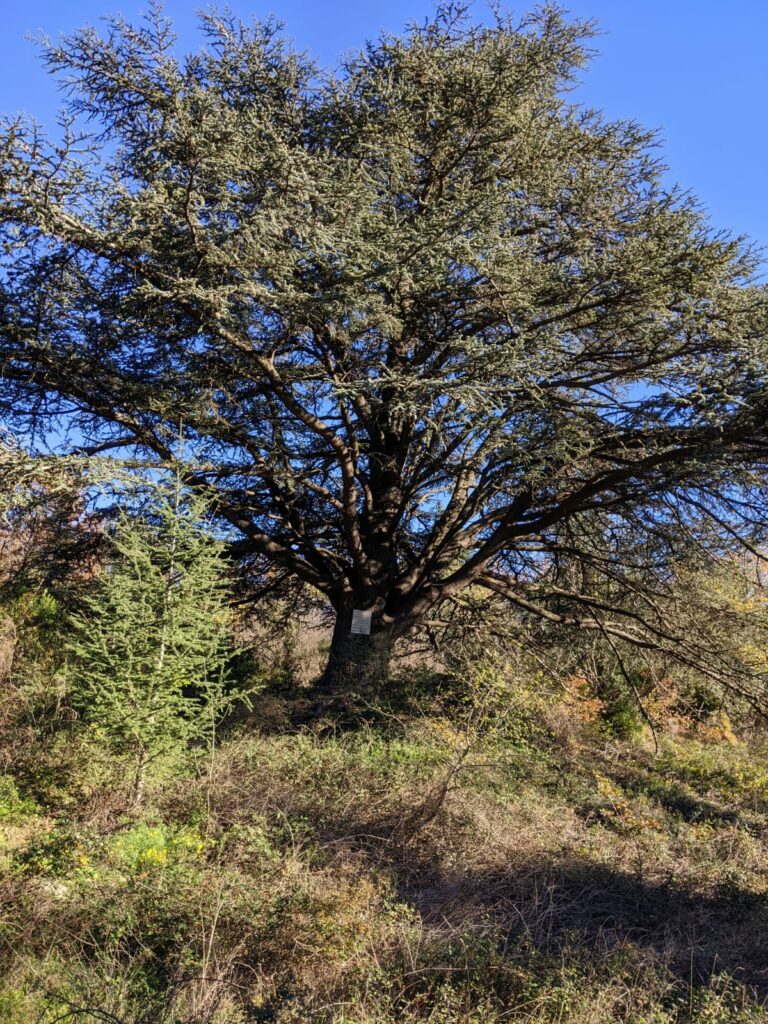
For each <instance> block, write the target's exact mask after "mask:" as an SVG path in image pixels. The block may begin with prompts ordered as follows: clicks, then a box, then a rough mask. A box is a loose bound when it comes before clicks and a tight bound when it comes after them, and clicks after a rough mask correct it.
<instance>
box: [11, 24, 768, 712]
mask: <svg viewBox="0 0 768 1024" xmlns="http://www.w3.org/2000/svg"><path fill="white" fill-rule="evenodd" d="M201 28H202V32H203V34H204V41H205V45H204V46H203V47H201V49H200V50H199V52H197V53H194V54H191V55H189V56H187V57H185V58H182V57H180V55H179V54H178V53H177V51H176V38H175V36H174V33H173V30H172V27H171V25H170V24H169V22H168V21H167V19H166V18H165V17H164V16H163V14H162V12H161V10H160V9H159V7H153V8H152V10H151V11H150V14H149V16H148V17H147V18H146V19H145V21H143V22H142V23H141V24H139V25H137V26H134V25H129V24H127V23H126V22H125V21H123V20H122V19H120V18H117V19H113V20H112V21H111V22H110V23H109V27H108V29H107V30H106V31H105V32H104V34H103V35H99V33H98V32H97V31H95V30H92V29H84V30H82V31H79V32H75V33H73V34H72V35H71V36H70V37H68V38H66V39H64V40H62V41H61V42H59V43H56V44H44V59H45V64H46V67H47V69H48V70H49V71H51V72H52V73H53V74H55V75H57V76H60V77H61V80H62V82H63V83H64V86H65V89H66V99H67V103H68V115H69V116H68V119H67V126H68V128H67V132H66V137H65V138H60V139H53V140H48V139H46V138H45V137H44V136H43V133H42V131H41V129H40V127H39V126H38V125H36V124H35V123H34V122H32V121H30V120H29V119H26V118H24V117H13V118H9V119H7V120H6V122H5V123H4V125H3V127H2V130H0V166H1V167H2V174H1V175H0V259H2V266H3V267H6V266H7V267H8V268H12V272H10V270H9V272H8V273H0V312H1V315H2V319H1V320H0V412H2V413H3V414H4V415H7V416H8V418H9V422H11V423H13V425H14V426H15V427H18V429H19V430H26V429H29V428H30V427H32V426H35V427H39V426H42V425H43V422H44V421H45V420H46V419H47V418H48V417H51V418H53V419H54V420H55V417H56V416H61V417H64V418H69V417H72V416H73V415H74V414H73V413H72V409H73V407H74V408H76V409H77V414H76V424H77V428H78V435H79V436H80V437H85V439H86V444H87V445H88V446H90V447H92V449H93V450H94V451H97V450H110V451H111V450H118V449H119V448H120V447H121V446H125V447H126V448H128V449H130V450H131V451H132V452H134V453H135V458H136V459H137V460H138V461H139V462H140V463H141V462H143V463H144V465H146V466H156V465H157V464H158V461H160V462H163V463H164V462H167V459H168V454H169V452H168V444H167V442H168V438H169V436H173V435H175V434H176V433H177V431H178V424H179V423H180V422H181V423H183V427H182V431H181V432H182V434H183V438H182V441H183V443H182V444H181V446H180V449H181V452H182V453H183V454H182V455H181V456H180V458H182V459H183V461H184V462H185V463H186V468H187V470H188V474H189V479H190V480H193V481H194V482H195V486H197V487H198V488H200V489H201V490H208V491H210V492H213V493H215V498H216V500H215V502H214V503H213V506H212V507H213V509H214V510H215V514H216V515H217V516H220V517H221V519H222V521H224V522H226V524H227V527H228V528H229V529H233V530H235V531H237V532H238V533H239V535H240V537H239V545H238V548H237V550H238V552H239V553H240V554H241V555H242V556H243V558H244V559H245V561H246V564H247V567H248V570H249V573H250V578H251V580H252V581H253V582H254V583H255V584H257V585H258V586H259V587H260V588H261V589H262V590H263V591H269V590H270V589H272V588H274V587H275V586H277V585H278V584H279V583H280V582H281V581H282V580H283V579H284V578H285V577H286V576H290V577H293V578H295V579H298V580H301V581H302V582H303V583H305V584H309V585H311V586H312V587H313V588H315V590H316V591H318V592H320V593H321V594H323V595H324V596H325V597H326V598H327V599H328V600H329V601H330V602H331V603H332V604H333V606H334V608H335V610H336V612H337V613H338V615H339V617H340V620H339V621H340V629H339V632H338V634H337V644H336V647H337V648H341V647H342V646H345V647H346V648H347V654H348V656H349V657H348V662H347V663H348V665H349V666H350V667H351V671H346V670H345V671H343V672H342V671H339V673H338V677H339V678H345V679H346V678H349V679H351V680H352V683H353V684H354V677H355V675H356V674H357V675H359V674H360V670H361V669H362V668H363V666H364V664H365V663H366V660H367V659H366V658H365V654H366V653H370V651H371V648H372V647H373V646H374V644H377V643H378V642H379V641H378V640H375V639H371V641H370V642H368V641H361V642H358V641H355V642H354V643H350V642H349V638H348V636H347V635H345V634H347V633H348V630H347V628H346V622H347V618H348V617H349V616H350V615H351V612H352V609H353V608H360V609H367V610H370V611H371V612H372V614H373V618H372V623H373V633H372V637H373V638H376V637H379V638H382V639H381V653H382V656H381V657H380V658H379V659H376V660H377V661H378V665H377V666H376V665H373V664H372V662H373V661H374V659H371V662H369V665H370V668H371V669H372V670H373V669H374V668H375V669H376V671H375V672H374V671H371V674H372V675H383V674H384V672H385V665H384V663H385V661H386V657H387V652H388V646H389V645H388V637H389V635H390V634H395V635H396V636H402V635H404V634H408V633H409V632H410V630H411V629H412V628H414V627H417V626H418V625H419V624H420V623H421V624H425V628H426V624H427V623H428V626H429V629H430V630H432V631H439V630H440V629H441V628H442V627H443V626H444V625H445V624H446V622H447V623H449V624H451V623H455V621H456V616H457V615H458V614H459V612H458V611H457V608H458V606H459V605H460V603H461V600H462V595H464V596H465V597H466V596H467V595H468V594H469V593H470V592H472V591H477V590H483V591H486V592H489V593H492V594H494V595H495V596H496V598H497V599H503V600H504V601H505V602H508V603H507V604H505V608H506V619H507V624H508V625H509V626H515V627H516V629H517V632H518V634H521V633H523V632H524V628H523V627H524V626H527V625H529V624H530V621H535V622H539V623H540V624H543V625H544V626H546V627H549V626H553V625H558V626H562V627H563V628H565V629H567V630H569V631H570V633H571V635H574V634H576V635H578V634H579V633H580V632H583V631H589V632H591V633H592V634H594V633H597V632H598V631H603V632H605V633H607V634H609V635H610V636H611V637H612V638H614V639H620V640H622V641H623V642H625V643H636V644H639V645H641V646H643V647H644V648H646V649H647V648H649V647H657V648H659V649H661V650H662V651H663V652H664V654H665V656H666V657H668V658H671V657H675V656H677V655H679V656H680V658H681V660H684V661H685V663H686V664H691V662H694V663H696V664H698V665H702V664H710V663H711V662H712V659H713V658H716V657H717V652H716V650H715V651H713V650H712V647H711V645H709V646H708V648H707V651H706V657H703V656H702V652H701V649H700V645H699V644H698V641H697V637H696V636H695V635H694V634H693V633H692V632H691V631H680V634H679V635H677V634H675V636H676V640H675V642H674V643H672V642H671V641H670V639H669V636H670V634H669V625H670V623H669V607H670V600H671V595H670V593H669V591H670V582H671V581H672V580H673V578H674V573H673V571H672V570H673V567H674V566H675V565H677V564H678V563H679V560H680V558H681V556H682V555H683V554H684V553H685V552H686V551H687V550H688V548H689V546H690V545H691V543H692V542H693V543H694V544H695V546H696V548H697V549H698V550H701V551H703V552H710V553H714V554H719V553H721V552H722V549H723V546H724V543H725V542H726V539H727V540H728V542H730V541H731V540H732V539H733V537H734V536H743V537H744V538H745V539H747V540H749V541H750V542H753V541H757V542H758V543H759V542H760V539H761V537H765V535H766V528H767V527H768V523H767V522H766V517H765V508H766V493H767V488H768V484H766V478H765V474H764V472H763V466H764V463H765V459H766V452H767V451H768V442H767V441H766V432H765V421H766V408H767V400H766V394H767V384H768V382H767V381H766V365H767V361H766V337H768V330H767V326H768V302H766V293H765V290H764V289H763V288H762V287H761V286H760V285H759V284H758V283H757V271H758V267H759V257H758V255H757V254H756V253H755V252H754V251H753V250H752V248H751V247H750V246H749V244H748V243H747V242H746V241H745V240H742V239H737V238H730V237H729V236H728V235H727V234H725V233H720V232H717V231H714V230H712V228H711V227H710V225H709V224H708V222H707V220H706V217H705V216H704V214H703V212H702V210H701V209H700V207H699V206H698V204H697V202H696V200H695V198H694V197H692V196H690V195H689V194H688V193H687V192H685V191H683V190H682V189H678V188H669V187H668V186H667V184H666V176H665V174H664V169H663V167H662V166H661V165H660V163H659V161H658V158H657V152H656V146H657V139H656V137H655V135H654V133H653V132H651V131H646V130H644V129H643V128H641V127H640V126H638V125H637V124H635V123H633V122H631V121H628V120H614V121H611V120H609V119H608V118H606V117H605V116H603V115H602V114H601V113H600V112H599V111H595V110H587V109H585V108H584V107H583V106H581V105H578V104H575V103H573V102H569V97H568V95H567V93H568V89H569V87H570V85H571V84H572V83H573V82H574V80H576V79H578V77H579V76H580V75H581V73H582V71H583V69H584V67H585V66H586V65H587V63H588V61H589V57H590V45H591V44H590V40H591V38H592V36H593V28H592V26H591V25H590V24H589V23H585V22H581V21H579V20H577V19H573V20H569V19H568V18H567V17H566V16H565V15H564V13H563V12H562V11H560V10H559V9H558V8H557V7H553V6H545V7H541V8H536V9H535V10H534V11H533V12H532V13H531V14H530V15H529V16H527V17H523V18H522V19H521V20H519V21H516V20H514V19H513V17H512V16H509V15H506V14H505V13H504V12H503V11H501V10H500V9H499V10H496V9H495V15H494V16H493V17H491V18H489V19H488V21H487V22H483V23H479V22H478V21H477V20H475V19H473V17H472V16H471V13H470V12H468V11H467V10H465V9H464V8H463V7H461V5H459V6H456V5H453V4H448V5H440V6H439V7H438V10H437V12H436V14H435V16H434V17H433V18H432V19H430V20H429V21H427V22H426V23H425V24H423V25H413V26H411V27H410V28H409V29H408V30H407V31H405V32H404V33H403V34H402V35H384V36H382V37H381V38H379V39H377V40H374V41H372V42H371V43H370V44H368V45H366V46H363V47H362V48H361V49H360V50H359V51H358V52H356V53H353V54H351V55H349V56H348V57H347V58H345V59H344V60H343V61H341V62H340V64H339V65H338V66H337V67H336V68H335V69H334V70H332V71H328V72H325V73H321V71H320V69H318V68H317V67H316V66H314V65H313V64H312V63H311V62H310V61H309V60H308V59H307V58H306V57H304V56H302V55H300V54H298V53H296V52H295V51H293V50H292V48H291V46H290V44H289V42H288V41H287V40H286V39H285V38H284V37H283V36H282V35H281V34H280V31H279V30H278V28H277V26H276V25H275V23H272V22H265V23H258V22H257V23H254V24H243V23H241V22H240V21H238V19H237V18H236V17H235V16H233V15H231V14H228V13H226V12H224V13H220V14H219V13H216V12H208V13H206V14H204V15H203V16H202V19H201ZM81 126H82V129H83V131H82V134H81V133H80V131H79V129H80V127H81ZM32 325H34V326H32ZM118 423H119V431H118V429H117V427H116V424H118ZM670 507H674V508H675V509H677V510H678V513H677V514H675V515H672V514H670V511H669V509H670ZM713 523H714V524H721V523H723V524H725V528H724V529H723V528H721V527H720V526H717V527H716V528H713ZM606 555H608V557H606ZM638 566H642V567H643V572H638V571H635V570H636V567H638ZM639 592H642V594H643V595H644V596H643V600H642V601H640V602H639V603H640V604H641V605H642V608H643V612H642V614H639V613H638V593H639ZM663 599H666V600H663ZM342 641H343V643H342ZM340 660H343V659H340ZM290 661H291V659H290V658H288V661H287V663H286V665H285V666H284V675H285V677H286V679H290V677H291V673H292V672H293V666H292V665H291V663H290ZM336 664H337V665H339V660H337V662H336ZM339 667H340V669H341V668H343V665H339ZM721 667H722V668H723V670H724V672H725V671H726V670H728V668H729V666H728V665H723V666H721ZM623 714H624V713H623ZM627 726H628V721H627V720H626V714H624V723H623V725H622V726H621V728H623V729H624V730H625V731H626V728H627Z"/></svg>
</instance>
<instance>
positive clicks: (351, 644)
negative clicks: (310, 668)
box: [322, 608, 394, 697]
mask: <svg viewBox="0 0 768 1024" xmlns="http://www.w3.org/2000/svg"><path fill="white" fill-rule="evenodd" d="M351 628H352V609H351V608H349V609H344V610H342V611H340V612H339V614H338V617H337V619H336V626H335V627H334V630H333V637H332V639H331V650H330V653H329V655H328V664H327V666H326V669H325V672H324V674H323V681H322V682H323V687H324V688H325V689H327V690H330V691H333V692H336V693H357V694H360V695H362V696H368V697H375V696H376V695H377V694H378V693H380V692H381V690H382V688H383V687H384V685H385V684H386V682H387V679H388V678H389V664H390V661H391V658H392V649H393V645H394V641H393V637H392V633H391V631H390V630H389V629H388V628H386V627H384V626H382V624H381V623H380V622H377V621H376V618H375V617H374V620H373V622H372V623H371V633H370V635H368V636H365V635H358V634H354V633H352V632H351Z"/></svg>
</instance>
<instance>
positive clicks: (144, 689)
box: [69, 479, 231, 798]
mask: <svg viewBox="0 0 768 1024" xmlns="http://www.w3.org/2000/svg"><path fill="white" fill-rule="evenodd" d="M206 516H207V507H206V505H205V503H204V502H203V501H202V500H201V499H200V498H198V497H195V496H193V495H190V494H189V493H188V492H186V491H185V490H184V488H183V486H182V483H181V481H180V480H178V479H177V480H176V482H175V484H174V486H173V487H172V488H170V489H168V490H162V489H161V490H160V491H159V492H158V494H157V496H156V498H155V499H154V501H153V504H152V508H151V509H150V511H149V513H148V514H146V515H144V516H141V517H139V516H131V515H129V514H128V513H123V514H122V517H121V520H120V523H119V525H118V528H117V530H116V532H115V535H114V538H113V543H114V559H113V561H112V562H111V564H110V565H109V567H108V568H107V569H106V570H105V572H104V574H103V578H102V583H101V586H100V588H99V590H98V592H97V593H96V594H95V595H93V596H91V597H88V598H86V604H87V612H86V613H85V614H81V615H80V616H78V617H77V618H76V619H75V620H74V627H75V628H74V634H73V638H72V639H71V641H70V643H69V654H70V658H71V666H72V691H73V696H74V700H75V703H76V705H77V706H78V707H79V708H80V710H81V713H82V714H83V717H84V718H85V719H86V720H88V721H90V722H92V723H93V724H94V725H96V726H97V727H98V728H99V729H100V730H101V732H102V734H103V735H104V737H105V739H106V740H107V742H108V744H109V746H110V747H111V748H112V749H113V750H114V751H115V752H116V753H119V754H122V755H128V756H129V757H130V758H131V759H132V761H133V764H134V768H135V777H134V786H135V795H136V797H137V798H138V797H139V796H140V794H141V790H142V786H143V782H144V778H145V774H146V770H147V767H148V766H149V765H150V764H151V763H152V762H154V761H156V760H157V759H158V758H160V757H167V756H172V755H174V754H179V753H180V752H181V751H183V750H184V749H186V748H187V747H188V745H189V744H190V743H191V742H192V741H198V742H202V743H204V744H206V745H210V744H212V743H213V741H214V738H215V728H216V723H217V721H218V720H219V718H220V717H221V715H222V714H223V712H224V711H225V709H226V707H227V705H228V703H229V697H228V696H227V686H226V669H227V661H228V658H229V655H230V652H231V631H230V616H229V610H228V607H227V600H226V584H225V582H224V565H223V556H222V545H221V543H220V542H219V541H217V540H216V539H215V538H214V537H212V536H211V534H210V532H209V531H208V530H207V528H206Z"/></svg>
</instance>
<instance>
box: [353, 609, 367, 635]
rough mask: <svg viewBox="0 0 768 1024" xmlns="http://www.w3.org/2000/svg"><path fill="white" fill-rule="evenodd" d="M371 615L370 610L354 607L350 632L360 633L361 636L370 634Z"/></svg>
mask: <svg viewBox="0 0 768 1024" xmlns="http://www.w3.org/2000/svg"><path fill="white" fill-rule="evenodd" d="M371 615H372V612H370V611H363V610H362V608H353V609H352V627H351V628H350V633H353V634H358V635H359V636H370V635H371Z"/></svg>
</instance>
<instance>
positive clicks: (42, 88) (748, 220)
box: [0, 0, 768, 247]
mask: <svg viewBox="0 0 768 1024" xmlns="http://www.w3.org/2000/svg"><path fill="white" fill-rule="evenodd" d="M145 6H146V0H69V2H62V0H18V2H12V0H4V2H3V4H2V8H3V10H2V14H3V31H2V34H1V35H0V110H1V111H3V112H6V113H10V112H17V111H21V110H24V111H28V112H30V113H32V114H35V115H36V116H37V117H38V118H39V119H40V120H42V121H43V122H49V121H51V120H52V119H53V116H54V114H55V111H56V106H57V98H56V93H55V89H54V87H53V85H52V83H51V82H50V81H49V80H47V78H46V76H45V75H44V74H43V72H42V70H41V68H40V66H39V63H38V59H37V54H36V50H35V47H34V46H33V45H32V44H30V43H29V42H25V40H24V36H25V34H26V33H30V32H31V33H36V32H40V31H42V32H45V33H47V34H48V35H50V36H56V35H58V34H59V33H61V32H67V31H69V30H71V29H72V28H74V27H76V26H78V25H82V24H84V23H86V22H91V23H96V22H97V21H98V19H99V17H100V16H101V15H102V14H104V13H108V12H111V13H115V12H117V11H120V12H121V13H123V14H124V15H125V16H126V17H128V18H134V17H136V16H137V15H138V14H139V12H140V11H141V10H143V9H144V7H145ZM165 6H166V11H167V13H168V14H169V15H170V16H171V17H172V18H173V20H174V21H175V22H176V24H177V28H178V31H179V35H180V39H181V44H182V45H183V46H184V47H185V48H192V47H194V45H195V40H196V34H195V14H194V12H195V9H196V8H197V7H199V6H205V4H202V5H201V4H197V3H195V2H189V0H167V2H166V5H165ZM229 6H230V7H231V8H232V9H233V10H235V11H236V12H237V13H239V14H242V15H244V16H249V15H251V14H256V15H257V16H264V15H266V14H269V13H273V14H276V15H277V16H278V17H279V18H281V19H282V20H283V21H285V23H286V28H287V31H288V32H289V34H290V35H291V36H293V38H294V39H295V41H296V43H297V45H298V46H299V48H301V49H307V50H309V51H310V52H311V53H313V54H314V55H315V56H316V57H318V58H319V59H321V60H322V61H325V62H333V60H334V59H335V57H336V55H337V54H338V53H340V52H343V51H345V50H348V49H351V48H353V47H355V46H356V45H357V44H358V43H360V42H362V41H363V40H364V39H365V38H366V37H370V36H373V35H376V34H377V33H378V31H379V30H380V29H382V28H383V29H387V30H395V31H396V30H398V29H400V28H402V26H403V25H404V24H405V23H406V22H407V21H409V20H411V19H414V18H415V19H421V18H423V17H424V16H425V15H427V14H428V13H429V12H430V11H431V10H432V9H433V7H432V4H431V3H428V2H424V0H386V2H378V3H370V2H367V0H358V2H354V0H230V2H229ZM527 6H528V5H526V4H523V5H515V7H514V9H515V10H518V11H524V10H526V9H527ZM565 6H566V7H567V8H568V9H569V10H570V11H571V13H572V14H574V15H577V16H580V17H589V18H596V19H597V20H598V21H599V23H600V26H601V28H602V31H603V33H604V34H603V35H602V36H601V37H600V38H599V39H598V40H597V41H596V46H597V47H598V48H599V50H600V51H601V53H600V55H599V56H598V57H597V58H596V59H595V62H594V64H593V67H592V69H591V70H590V71H589V72H588V73H587V74H586V75H585V78H584V84H583V85H582V86H581V87H580V89H579V91H578V93H577V96H578V98H579V99H580V100H582V101H583V102H585V103H588V104H590V105H592V106H598V107H601V108H603V109H604V110H605V111H606V112H607V113H608V114H609V115H610V116H615V117H631V118H634V119H636V120H638V121H640V122H641V123H643V124H645V125H648V126H651V127H655V128H659V129H660V130H661V132H662V136H663V139H664V147H663V150H662V154H663V156H664V158H665V160H666V162H667V163H668V164H669V165H670V180H674V181H677V182H679V183H680V184H682V185H683V186H684V187H686V188H690V189H691V190H693V191H694V192H695V193H696V194H697V195H698V196H699V197H700V199H701V200H702V201H703V203H704V205H705V206H706V208H707V209H708V210H709V213H710V216H711V219H712V222H713V224H714V225H715V226H716V227H719V228H728V229H731V230H733V231H734V232H736V233H739V234H741V233H744V234H748V235H750V236H751V237H752V238H754V239H755V240H756V241H757V242H759V243H760V244H761V245H763V246H766V247H768V202H766V197H765V187H766V180H768V173H767V171H768V130H767V129H768V60H767V59H766V48H767V47H768V0H731V2H730V3H726V2H725V0H642V2H641V0H571V2H570V3H566V4H565ZM478 10H482V8H480V7H479V6H478Z"/></svg>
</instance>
